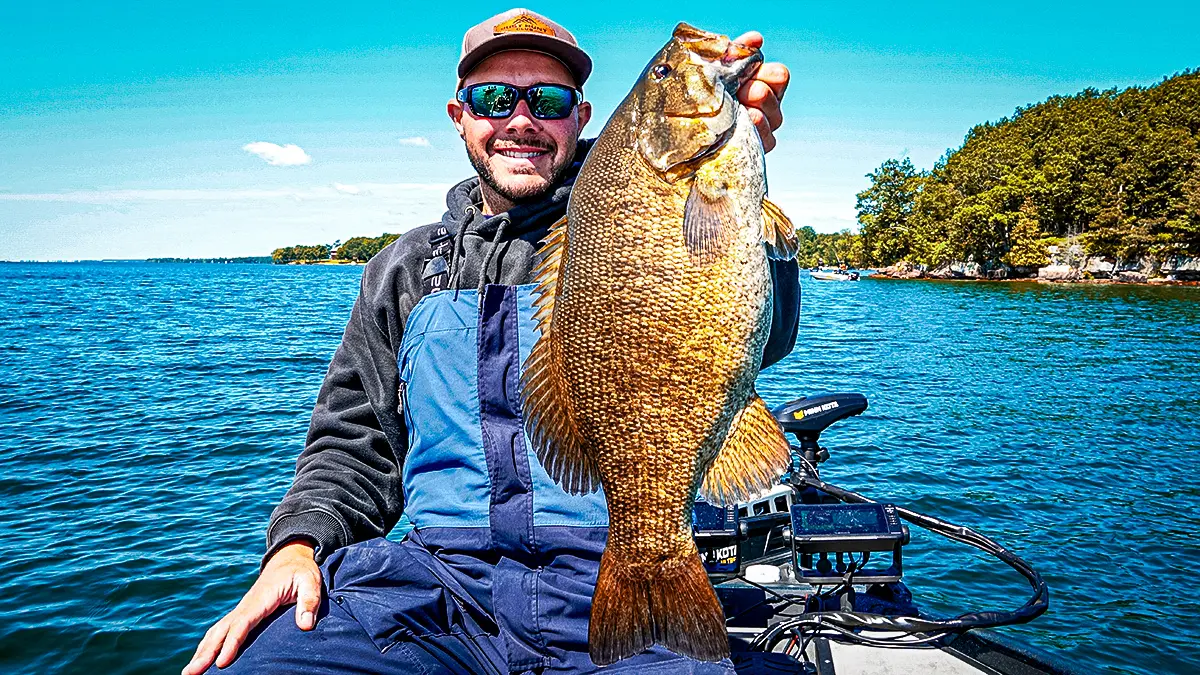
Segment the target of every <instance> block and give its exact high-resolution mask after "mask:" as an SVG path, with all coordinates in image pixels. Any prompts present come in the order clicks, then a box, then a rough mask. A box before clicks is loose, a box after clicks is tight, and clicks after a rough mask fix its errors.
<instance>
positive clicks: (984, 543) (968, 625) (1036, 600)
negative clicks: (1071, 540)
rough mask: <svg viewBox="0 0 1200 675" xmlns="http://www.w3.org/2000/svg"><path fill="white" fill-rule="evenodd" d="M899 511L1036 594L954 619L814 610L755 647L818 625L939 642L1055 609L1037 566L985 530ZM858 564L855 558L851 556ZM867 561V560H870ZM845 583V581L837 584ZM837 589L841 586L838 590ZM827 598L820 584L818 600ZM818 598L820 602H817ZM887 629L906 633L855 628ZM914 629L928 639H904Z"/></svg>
mask: <svg viewBox="0 0 1200 675" xmlns="http://www.w3.org/2000/svg"><path fill="white" fill-rule="evenodd" d="M794 480H795V481H796V482H797V483H798V487H804V486H806V485H807V486H810V487H813V488H816V489H817V490H820V491H822V492H825V493H826V494H830V495H833V496H834V497H836V498H837V499H839V500H841V501H843V502H848V503H859V504H873V503H875V502H874V500H872V499H870V498H868V497H865V496H863V495H861V494H859V493H857V492H853V491H850V490H846V489H843V488H840V487H837V486H836V485H830V484H829V483H826V482H825V481H822V480H821V479H820V478H818V477H816V476H815V475H807V476H804V475H802V476H796V477H795V478H794ZM896 513H897V514H898V515H899V516H900V517H901V518H903V519H904V520H907V521H908V522H910V523H913V524H915V525H918V526H920V527H922V528H925V529H927V530H931V531H933V532H936V533H938V534H940V535H942V536H944V537H947V538H948V539H951V540H953V541H957V542H961V543H964V544H967V545H969V546H972V547H974V548H977V549H979V550H981V551H984V552H985V553H989V554H991V555H993V556H995V557H996V558H999V559H1000V560H1002V561H1004V562H1005V563H1006V564H1007V565H1009V566H1010V567H1012V568H1013V569H1015V570H1016V571H1017V572H1019V573H1020V574H1021V575H1022V576H1024V577H1025V578H1026V580H1027V581H1028V582H1029V584H1030V586H1032V587H1033V589H1034V593H1033V596H1032V597H1030V599H1029V600H1027V601H1026V602H1025V604H1024V605H1022V606H1021V607H1019V608H1017V609H1015V610H1011V611H983V612H968V613H965V614H960V615H958V616H956V617H953V618H951V619H941V620H939V619H925V618H921V617H905V616H900V617H887V616H882V615H878V614H866V613H863V612H813V613H806V614H802V615H800V616H798V617H794V618H792V619H789V620H788V621H783V622H781V623H779V624H776V625H775V626H772V627H771V628H769V629H767V630H765V631H763V632H762V633H760V634H759V635H758V636H757V637H756V638H755V639H754V641H753V642H751V644H750V649H751V650H755V649H761V648H763V647H765V646H767V645H770V644H771V641H772V640H773V639H774V638H775V637H776V636H777V635H779V634H780V633H782V632H783V631H786V630H793V631H795V630H800V632H801V633H803V632H805V631H804V629H803V628H804V627H805V626H810V627H812V628H815V629H816V630H815V631H814V635H815V634H816V633H819V632H820V631H821V630H832V631H834V632H836V633H839V634H841V635H843V636H845V637H846V638H848V639H850V640H853V641H855V642H860V643H863V644H867V645H871V646H877V647H904V646H911V645H919V644H925V643H929V642H936V641H938V640H941V639H943V638H945V637H946V636H947V635H950V634H953V633H961V632H963V631H967V630H971V629H973V628H992V627H996V626H1004V625H1011V624H1020V623H1027V622H1029V621H1032V620H1033V619H1035V618H1037V617H1038V616H1041V615H1042V614H1043V613H1045V611H1046V610H1047V609H1049V607H1050V590H1049V588H1048V587H1047V585H1046V582H1045V581H1044V580H1043V579H1042V576H1041V575H1040V574H1038V572H1037V570H1035V569H1033V567H1032V566H1031V565H1030V564H1029V563H1027V562H1025V561H1024V560H1022V559H1021V558H1020V557H1019V556H1017V555H1016V554H1014V553H1012V552H1011V551H1009V550H1008V549H1006V548H1004V547H1003V546H1001V545H1000V544H998V543H996V542H995V541H993V540H991V539H989V538H987V537H985V536H984V535H982V534H979V533H978V532H976V531H974V530H972V529H971V528H968V527H963V526H961V525H954V524H953V523H949V522H947V521H944V520H941V519H939V518H934V517H933V516H926V515H924V514H921V513H917V512H915V511H911V510H909V509H905V508H902V507H896ZM852 562H853V559H852ZM865 563H866V561H865V560H864V561H863V564H865ZM843 586H845V584H844V583H843V584H840V585H839V586H838V588H840V587H843ZM835 590H837V589H836V588H835ZM821 596H822V594H821V593H820V589H819V588H818V592H817V597H818V599H819V598H820V597H821ZM818 601H819V600H818ZM855 630H864V631H887V632H894V633H901V634H902V635H901V636H893V637H888V638H872V637H868V636H865V635H860V634H858V633H855V632H853V631H855ZM912 633H924V634H926V636H925V637H923V638H919V639H916V640H902V639H900V638H901V637H903V636H906V635H909V634H912Z"/></svg>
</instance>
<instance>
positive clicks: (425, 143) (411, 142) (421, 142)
mask: <svg viewBox="0 0 1200 675" xmlns="http://www.w3.org/2000/svg"><path fill="white" fill-rule="evenodd" d="M396 142H397V143H399V144H400V145H407V146H410V147H413V148H428V147H429V139H428V138H425V137H424V136H409V137H408V138H397V139H396Z"/></svg>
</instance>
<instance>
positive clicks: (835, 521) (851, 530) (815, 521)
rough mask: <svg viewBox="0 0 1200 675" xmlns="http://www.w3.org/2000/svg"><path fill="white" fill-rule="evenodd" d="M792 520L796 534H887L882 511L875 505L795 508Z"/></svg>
mask: <svg viewBox="0 0 1200 675" xmlns="http://www.w3.org/2000/svg"><path fill="white" fill-rule="evenodd" d="M793 511H794V512H793V514H792V518H793V520H794V521H797V522H796V524H797V525H798V526H799V527H798V528H797V533H804V534H871V533H875V532H887V531H888V526H887V521H886V520H885V519H884V515H883V510H882V509H880V508H878V506H877V505H875V504H862V505H858V504H854V505H844V506H836V507H829V506H826V507H823V508H796V509H793Z"/></svg>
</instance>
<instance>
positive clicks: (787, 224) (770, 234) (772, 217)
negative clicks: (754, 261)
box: [762, 197, 800, 260]
mask: <svg viewBox="0 0 1200 675" xmlns="http://www.w3.org/2000/svg"><path fill="white" fill-rule="evenodd" d="M762 210H763V241H764V242H766V244H767V257H768V258H771V259H772V260H791V259H792V258H795V257H796V251H798V250H799V249H800V243H799V241H798V240H797V239H796V226H795V225H792V221H791V220H790V219H789V218H788V217H787V216H786V215H785V214H784V213H783V210H782V209H780V208H779V207H778V206H776V205H775V203H774V202H772V201H770V200H769V199H767V198H766V197H763V203H762Z"/></svg>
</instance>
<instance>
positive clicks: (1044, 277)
mask: <svg viewBox="0 0 1200 675" xmlns="http://www.w3.org/2000/svg"><path fill="white" fill-rule="evenodd" d="M1037 279H1038V281H1047V282H1049V281H1080V280H1082V279H1083V272H1081V271H1080V270H1079V268H1078V267H1071V266H1069V265H1047V266H1045V267H1043V268H1041V269H1039V270H1038V275H1037Z"/></svg>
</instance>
